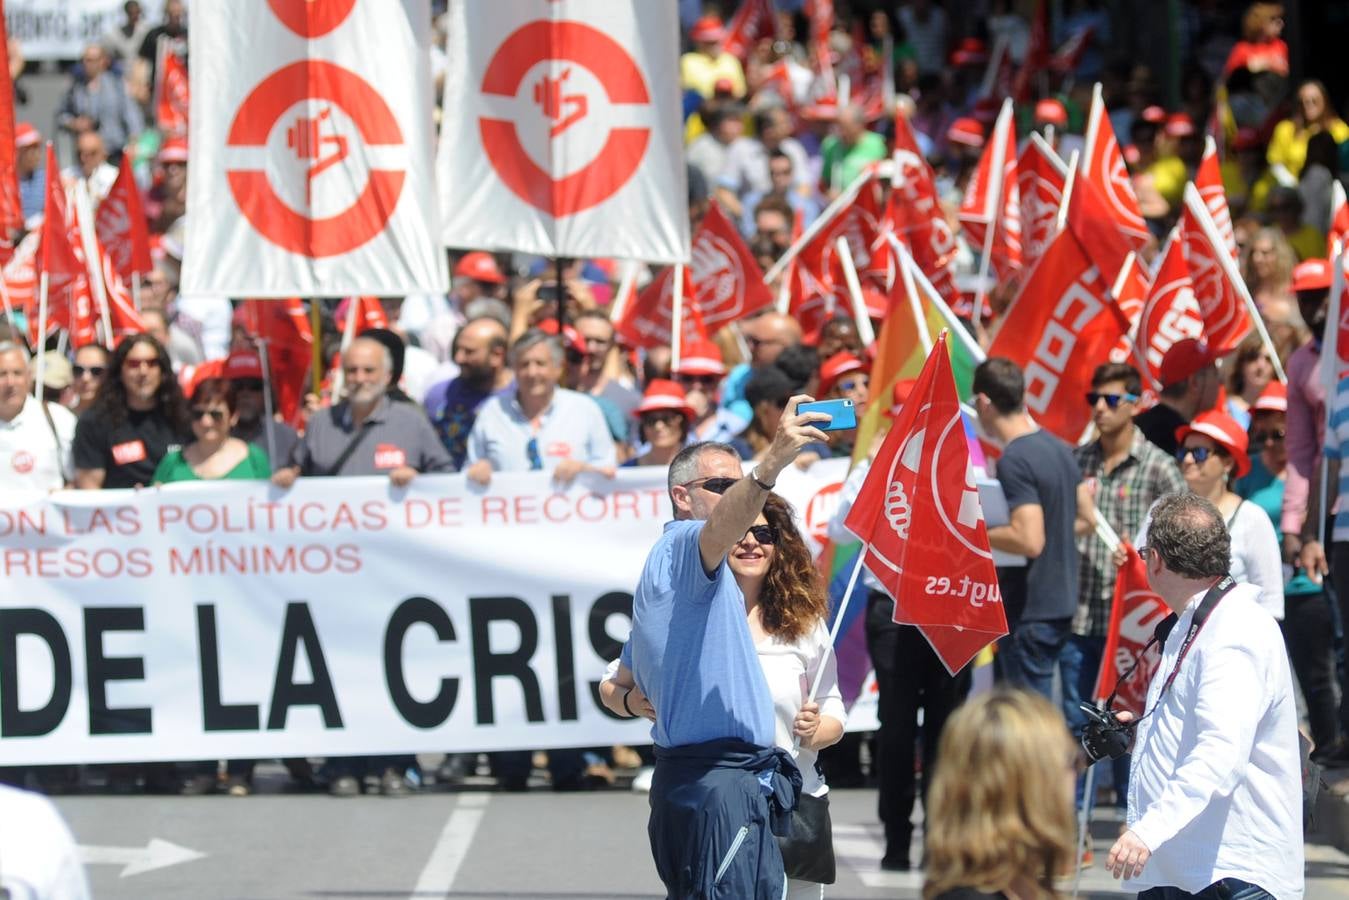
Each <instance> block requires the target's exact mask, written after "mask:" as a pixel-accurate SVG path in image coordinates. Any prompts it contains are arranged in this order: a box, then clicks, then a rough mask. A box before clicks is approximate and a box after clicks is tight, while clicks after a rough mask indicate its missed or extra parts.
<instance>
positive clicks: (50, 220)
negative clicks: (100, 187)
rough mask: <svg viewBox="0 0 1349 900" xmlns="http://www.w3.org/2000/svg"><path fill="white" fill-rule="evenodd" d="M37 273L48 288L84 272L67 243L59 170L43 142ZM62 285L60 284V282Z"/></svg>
mask: <svg viewBox="0 0 1349 900" xmlns="http://www.w3.org/2000/svg"><path fill="white" fill-rule="evenodd" d="M39 266H40V267H39V271H40V272H46V273H47V277H48V279H49V281H50V285H51V287H53V288H55V287H56V285H57V282H58V280H62V279H68V280H70V281H73V280H74V279H76V278H78V277H79V276H80V273H81V272H82V271H83V270H84V262H83V261H82V260H81V259H80V257H79V255H78V253H77V252H76V249H75V245H74V243H73V242H72V241H71V240H70V211H69V209H68V208H67V206H66V192H65V190H64V189H63V188H62V187H61V170H60V169H59V168H58V167H57V165H56V152H55V151H54V150H53V149H52V145H51V142H50V141H48V142H47V199H46V203H45V204H44V206H43V216H42V259H41V263H40V264H39ZM63 283H64V282H63Z"/></svg>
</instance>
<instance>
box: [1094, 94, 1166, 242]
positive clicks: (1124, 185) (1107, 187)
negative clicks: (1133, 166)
mask: <svg viewBox="0 0 1349 900" xmlns="http://www.w3.org/2000/svg"><path fill="white" fill-rule="evenodd" d="M1085 140H1086V145H1085V146H1084V148H1083V151H1082V161H1081V163H1080V164H1079V169H1080V170H1081V173H1082V175H1084V176H1085V177H1086V180H1088V181H1090V182H1091V183H1092V184H1094V185H1096V187H1097V188H1098V189H1099V190H1100V191H1101V194H1102V196H1103V197H1104V198H1105V200H1106V208H1107V209H1108V210H1109V211H1110V217H1111V218H1112V219H1113V220H1114V222H1115V226H1116V227H1117V228H1118V229H1119V232H1120V234H1122V235H1123V236H1124V239H1125V240H1126V241H1128V242H1129V244H1130V245H1131V247H1132V249H1134V250H1138V249H1141V248H1142V247H1143V245H1144V244H1146V243H1147V242H1148V238H1149V232H1148V225H1147V222H1145V221H1143V213H1142V211H1141V210H1140V208H1139V206H1138V195H1137V194H1135V193H1134V184H1133V181H1132V180H1130V178H1129V169H1128V168H1127V167H1126V166H1125V165H1124V154H1122V153H1120V149H1119V142H1118V141H1117V140H1116V139H1115V129H1114V128H1113V127H1112V126H1111V124H1110V117H1109V116H1108V115H1107V114H1106V110H1105V101H1104V100H1102V99H1101V86H1100V85H1099V84H1098V85H1096V87H1095V89H1094V90H1093V92H1092V95H1091V112H1090V113H1089V114H1088V116H1087V133H1086V138H1085Z"/></svg>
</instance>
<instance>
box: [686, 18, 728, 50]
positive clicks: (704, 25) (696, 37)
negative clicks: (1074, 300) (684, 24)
mask: <svg viewBox="0 0 1349 900" xmlns="http://www.w3.org/2000/svg"><path fill="white" fill-rule="evenodd" d="M724 37H726V29H725V28H723V27H722V25H721V19H718V18H717V17H716V16H703V17H702V18H701V19H699V20H698V21H696V22H694V23H693V27H692V28H690V29H689V39H690V40H692V41H693V42H694V43H697V44H702V43H711V42H712V41H718V42H720V41H721V40H722V38H724Z"/></svg>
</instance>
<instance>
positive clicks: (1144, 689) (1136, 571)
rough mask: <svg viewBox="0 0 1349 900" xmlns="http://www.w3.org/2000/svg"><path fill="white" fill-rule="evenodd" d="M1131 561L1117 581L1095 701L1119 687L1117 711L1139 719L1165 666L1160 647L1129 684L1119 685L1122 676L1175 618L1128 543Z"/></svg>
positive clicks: (1147, 656) (1149, 654)
mask: <svg viewBox="0 0 1349 900" xmlns="http://www.w3.org/2000/svg"><path fill="white" fill-rule="evenodd" d="M1124 549H1125V551H1126V552H1127V553H1128V555H1129V558H1128V560H1127V561H1126V562H1125V563H1124V565H1122V566H1120V569H1119V575H1118V576H1117V577H1116V579H1115V599H1114V601H1113V602H1112V603H1111V604H1110V627H1109V630H1108V631H1106V638H1105V650H1104V651H1103V652H1102V653H1101V669H1100V671H1099V672H1098V673H1097V675H1096V690H1095V691H1094V692H1093V694H1092V699H1093V700H1098V701H1099V700H1104V699H1105V698H1106V697H1109V696H1110V694H1111V692H1112V691H1114V690H1115V687H1116V685H1119V693H1118V694H1116V695H1115V703H1114V704H1113V708H1114V709H1117V710H1119V709H1124V710H1128V711H1129V712H1131V713H1133V714H1134V715H1135V716H1141V715H1142V714H1143V710H1144V707H1145V706H1146V705H1147V697H1148V685H1149V684H1151V683H1152V676H1153V673H1155V672H1156V671H1157V665H1158V664H1159V663H1160V662H1161V659H1162V653H1161V650H1160V649H1159V648H1158V647H1157V645H1155V644H1154V645H1153V646H1152V649H1150V650H1148V652H1147V653H1146V654H1145V655H1144V656H1143V657H1142V661H1141V662H1139V663H1138V668H1137V669H1136V670H1135V671H1134V673H1133V675H1131V676H1130V677H1129V680H1128V681H1126V682H1124V683H1123V684H1122V685H1120V684H1119V679H1120V676H1122V675H1123V674H1124V673H1125V672H1127V671H1129V667H1130V666H1132V665H1133V664H1134V661H1135V660H1138V659H1139V654H1140V653H1142V652H1143V648H1144V647H1146V646H1147V643H1148V641H1150V640H1151V639H1152V635H1153V632H1154V631H1156V630H1157V623H1158V622H1160V621H1161V620H1162V619H1165V618H1166V617H1167V616H1168V615H1170V614H1171V610H1170V609H1168V608H1167V606H1166V604H1165V603H1164V602H1162V598H1161V597H1158V596H1157V595H1156V594H1154V593H1153V592H1152V586H1151V585H1149V584H1148V570H1147V567H1146V566H1144V564H1143V560H1142V558H1141V557H1140V556H1139V555H1138V551H1137V550H1135V549H1134V548H1133V547H1130V546H1129V544H1128V543H1127V542H1126V543H1125V544H1124Z"/></svg>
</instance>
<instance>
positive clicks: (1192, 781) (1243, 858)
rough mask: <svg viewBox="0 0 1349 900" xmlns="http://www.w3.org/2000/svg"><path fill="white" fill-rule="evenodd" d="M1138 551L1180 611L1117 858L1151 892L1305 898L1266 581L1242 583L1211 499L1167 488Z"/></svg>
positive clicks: (1290, 738)
mask: <svg viewBox="0 0 1349 900" xmlns="http://www.w3.org/2000/svg"><path fill="white" fill-rule="evenodd" d="M1139 553H1140V554H1141V555H1142V556H1143V561H1144V563H1145V564H1146V565H1147V569H1148V581H1149V583H1150V584H1151V585H1152V589H1153V590H1154V591H1156V592H1157V594H1158V596H1160V597H1161V598H1162V600H1163V601H1165V603H1166V605H1167V606H1169V607H1170V608H1171V609H1172V610H1173V611H1174V612H1175V613H1176V615H1177V616H1178V617H1179V619H1178V621H1177V622H1176V624H1175V627H1174V628H1172V629H1171V631H1170V633H1169V634H1168V635H1167V638H1166V641H1165V642H1164V644H1163V649H1162V658H1161V663H1160V664H1159V666H1158V668H1157V672H1156V675H1155V676H1154V678H1153V680H1152V686H1151V687H1150V688H1149V689H1148V701H1147V712H1146V713H1145V714H1144V715H1143V716H1142V717H1141V718H1140V719H1139V720H1138V722H1137V726H1136V727H1137V731H1136V733H1135V736H1134V747H1133V763H1132V766H1131V768H1130V773H1129V812H1128V826H1129V830H1128V831H1126V832H1125V833H1124V834H1123V835H1122V836H1121V837H1120V839H1119V840H1118V841H1117V842H1116V843H1115V846H1113V847H1112V848H1111V849H1110V856H1109V859H1108V860H1107V862H1106V866H1107V868H1109V869H1110V870H1111V871H1112V872H1113V873H1114V875H1115V877H1116V878H1119V877H1124V878H1125V879H1126V880H1127V883H1126V884H1125V887H1126V888H1131V889H1135V890H1139V891H1142V893H1141V894H1140V895H1139V896H1140V897H1141V898H1144V900H1178V898H1182V897H1190V896H1202V897H1206V898H1207V897H1212V898H1215V900H1217V898H1222V900H1235V898H1240V900H1258V898H1263V897H1275V898H1278V900H1300V898H1301V897H1302V894H1303V870H1302V867H1303V862H1302V769H1301V755H1300V753H1299V747H1298V731H1297V721H1298V719H1297V705H1296V702H1295V700H1294V695H1293V682H1292V676H1291V675H1290V673H1289V668H1288V655H1287V651H1286V650H1285V649H1284V645H1283V640H1282V639H1281V637H1280V635H1279V627H1278V624H1277V623H1276V622H1275V621H1274V619H1273V618H1272V617H1271V616H1270V614H1269V613H1268V612H1266V611H1264V610H1263V609H1261V608H1260V604H1259V602H1258V596H1259V588H1257V587H1255V586H1254V585H1249V584H1238V585H1233V584H1232V582H1231V580H1230V578H1229V576H1228V574H1227V570H1228V566H1229V564H1230V556H1231V544H1230V538H1229V536H1228V533H1227V527H1226V526H1225V525H1224V523H1223V519H1222V515H1221V514H1220V513H1219V512H1218V510H1217V509H1216V508H1214V506H1213V505H1212V504H1211V503H1209V502H1208V501H1207V500H1204V499H1203V498H1201V497H1199V496H1197V495H1195V494H1191V493H1174V494H1167V495H1165V496H1164V497H1163V498H1162V499H1161V500H1159V501H1158V503H1157V506H1156V507H1155V508H1154V510H1153V515H1152V524H1151V525H1150V526H1149V528H1148V539H1147V545H1146V546H1144V547H1140V548H1139ZM1205 612H1207V613H1208V614H1207V616H1206V615H1205ZM1196 620H1197V621H1196ZM1119 717H1120V719H1121V721H1129V720H1131V719H1132V716H1131V715H1130V714H1128V713H1121V714H1119Z"/></svg>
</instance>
